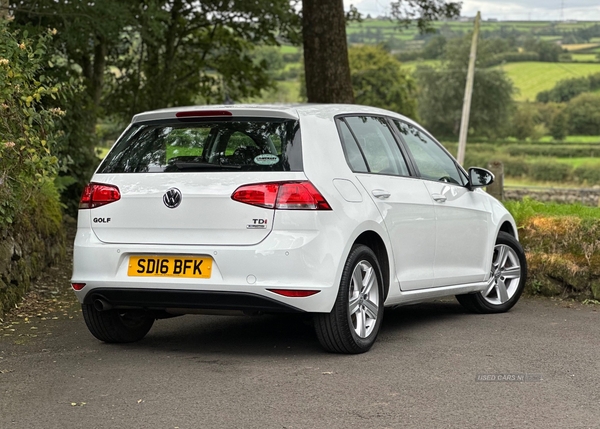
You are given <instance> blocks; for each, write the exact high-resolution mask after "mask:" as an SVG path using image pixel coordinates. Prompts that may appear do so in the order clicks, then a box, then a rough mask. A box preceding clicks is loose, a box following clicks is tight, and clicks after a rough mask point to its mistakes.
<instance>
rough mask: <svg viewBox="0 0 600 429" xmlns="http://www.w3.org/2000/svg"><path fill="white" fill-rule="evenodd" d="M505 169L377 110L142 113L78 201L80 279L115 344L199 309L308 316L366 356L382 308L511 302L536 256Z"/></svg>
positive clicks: (87, 304)
mask: <svg viewBox="0 0 600 429" xmlns="http://www.w3.org/2000/svg"><path fill="white" fill-rule="evenodd" d="M492 180H493V175H492V174H491V173H490V172H489V171H487V170H484V169H481V168H471V169H469V170H468V171H465V170H464V169H463V168H462V167H461V166H460V165H458V163H457V162H456V161H455V160H454V158H452V156H451V155H450V154H449V153H448V152H447V151H446V150H445V149H444V148H443V147H442V146H441V145H440V144H439V143H438V142H437V141H436V140H435V139H434V138H433V137H431V135H430V134H428V133H427V132H426V131H425V130H423V129H422V128H421V127H420V126H419V125H417V124H416V123H414V122H413V121H411V120H409V119H407V118H405V117H403V116H401V115H398V114H396V113H393V112H390V111H386V110H381V109H376V108H372V107H365V106H356V105H301V106H249V105H248V106H244V105H238V106H202V107H188V108H176V109H165V110H157V111H153V112H146V113H142V114H139V115H136V116H135V117H134V118H133V121H132V123H131V125H130V126H129V127H128V128H127V129H126V130H125V132H124V133H123V135H122V136H121V137H120V138H119V139H118V141H117V142H116V143H115V145H114V146H113V148H112V149H111V151H110V152H109V154H108V155H107V156H106V158H105V159H104V161H103V162H102V163H101V165H100V166H99V167H98V169H97V171H96V173H95V174H94V176H93V178H92V182H91V183H90V184H89V185H88V186H87V187H86V189H85V191H84V193H83V195H82V198H81V203H80V210H79V219H78V229H77V236H76V239H75V254H74V269H73V278H72V286H73V289H74V290H75V293H76V294H77V297H78V299H79V301H80V302H81V304H82V310H83V316H84V319H85V322H86V324H87V326H88V328H89V330H90V332H91V333H92V334H93V335H94V336H95V337H97V338H98V339H100V340H102V341H105V342H115V343H121V342H131V341H137V340H140V339H141V338H143V337H144V336H145V335H146V334H147V333H148V331H149V330H150V328H151V326H152V324H153V323H154V321H155V320H156V319H160V318H165V317H170V316H173V315H180V314H186V313H202V312H211V313H214V312H215V311H216V312H224V313H233V312H239V313H245V314H260V313H279V312H306V313H312V314H313V315H314V325H315V329H316V333H317V337H318V338H319V341H320V342H321V344H322V345H323V347H324V348H325V349H326V350H329V351H332V352H338V353H361V352H365V351H367V350H369V349H370V348H371V346H372V345H373V343H374V342H375V339H376V337H377V334H378V332H379V329H380V327H381V323H382V319H383V309H384V307H385V306H397V305H402V304H407V303H414V302H416V301H423V300H428V299H435V298H440V297H444V296H451V295H455V296H456V297H457V298H458V301H459V302H460V303H461V304H462V305H463V306H464V307H465V308H467V309H468V310H470V311H474V312H480V313H499V312H504V311H507V310H509V309H510V308H511V307H512V306H513V305H515V303H516V302H517V300H518V299H519V296H520V295H521V292H522V291H523V287H524V284H525V279H526V272H527V268H526V261H525V255H524V252H523V249H522V247H521V245H520V244H519V242H518V241H517V228H516V225H515V222H514V220H513V218H512V217H511V215H510V214H509V213H508V212H507V211H506V209H505V208H504V207H503V206H502V204H500V203H499V202H498V201H497V200H495V199H494V198H492V197H491V196H489V195H488V194H487V193H485V192H484V191H483V190H481V189H480V188H481V187H484V186H486V185H488V184H490V183H491V182H492Z"/></svg>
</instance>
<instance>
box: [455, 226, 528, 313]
mask: <svg viewBox="0 0 600 429" xmlns="http://www.w3.org/2000/svg"><path fill="white" fill-rule="evenodd" d="M526 281H527V260H526V259H525V251H524V250H523V247H522V246H521V244H520V243H519V242H518V241H517V240H516V239H515V238H514V237H513V236H512V235H510V234H507V233H506V232H500V233H499V234H498V238H497V239H496V244H495V246H494V254H493V256H492V266H491V270H490V279H489V281H488V286H487V287H486V289H485V290H484V291H482V292H477V293H471V294H466V295H457V296H456V299H457V300H458V302H459V303H460V304H461V305H462V306H463V307H464V308H465V309H466V310H468V311H470V312H472V313H504V312H505V311H508V310H510V309H511V308H512V307H513V306H514V305H515V304H516V303H517V301H518V300H519V298H520V297H521V294H522V293H523V289H524V288H525V282H526Z"/></svg>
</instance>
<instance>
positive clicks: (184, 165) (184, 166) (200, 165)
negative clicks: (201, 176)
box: [172, 161, 242, 170]
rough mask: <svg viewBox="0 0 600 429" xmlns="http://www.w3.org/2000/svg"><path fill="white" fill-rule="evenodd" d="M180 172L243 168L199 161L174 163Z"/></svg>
mask: <svg viewBox="0 0 600 429" xmlns="http://www.w3.org/2000/svg"><path fill="white" fill-rule="evenodd" d="M172 165H174V166H175V167H177V168H178V169H179V170H194V169H199V170H202V169H211V168H213V169H221V168H232V169H237V170H239V169H240V168H242V166H241V165H227V164H221V163H219V164H211V163H209V162H198V161H174V162H173V163H172Z"/></svg>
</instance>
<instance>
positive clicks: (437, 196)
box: [431, 194, 447, 203]
mask: <svg viewBox="0 0 600 429" xmlns="http://www.w3.org/2000/svg"><path fill="white" fill-rule="evenodd" d="M431 198H433V199H434V200H436V201H437V202H438V203H445V202H446V199H447V198H446V197H445V196H443V195H442V194H431Z"/></svg>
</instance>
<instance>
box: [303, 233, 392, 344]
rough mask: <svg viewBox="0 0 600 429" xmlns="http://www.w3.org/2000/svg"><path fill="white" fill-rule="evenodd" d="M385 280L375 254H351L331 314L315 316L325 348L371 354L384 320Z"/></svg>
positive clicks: (357, 249) (364, 250) (359, 250)
mask: <svg viewBox="0 0 600 429" xmlns="http://www.w3.org/2000/svg"><path fill="white" fill-rule="evenodd" d="M383 290H384V288H383V276H382V274H381V268H380V265H379V262H378V260H377V256H375V253H373V251H372V250H371V249H370V248H369V247H367V246H364V245H361V244H358V245H354V246H353V247H352V249H351V251H350V254H349V256H348V259H347V260H346V264H345V265H344V270H343V272H342V278H341V281H340V287H339V290H338V295H337V299H336V301H335V304H334V306H333V309H332V310H331V312H330V313H326V314H317V315H315V318H314V321H315V330H316V333H317V337H318V338H319V342H320V343H321V345H322V346H323V348H324V349H325V350H327V351H329V352H333V353H346V354H357V353H364V352H366V351H368V350H369V349H370V348H371V346H373V343H374V342H375V340H376V338H377V334H378V333H379V328H380V326H381V321H382V319H383V303H384V292H383Z"/></svg>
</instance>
